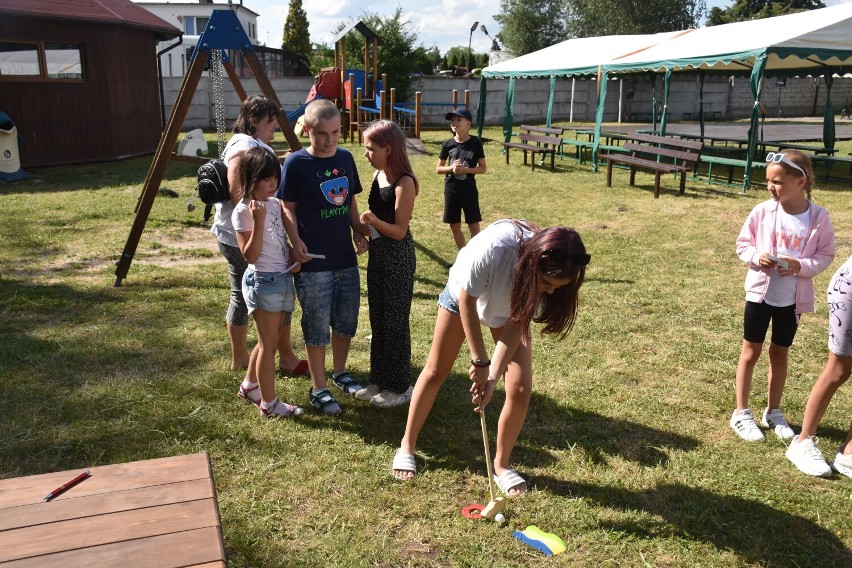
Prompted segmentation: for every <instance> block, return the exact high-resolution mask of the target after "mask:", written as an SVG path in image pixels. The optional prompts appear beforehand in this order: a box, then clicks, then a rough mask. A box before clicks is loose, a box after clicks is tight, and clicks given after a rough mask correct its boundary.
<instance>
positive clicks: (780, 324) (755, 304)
mask: <svg viewBox="0 0 852 568" xmlns="http://www.w3.org/2000/svg"><path fill="white" fill-rule="evenodd" d="M766 162H767V164H766V188H767V190H768V191H769V195H770V197H771V199H768V200H766V201H764V202H763V203H759V204H757V205H756V206H755V207H754V208H753V209H752V211H751V213H749V216H748V218H747V219H746V221H745V223H743V228H742V230H741V231H740V234H739V236H737V255H738V256H739V257H740V260H742V261H743V262H745V263H746V265H747V266H748V271H747V273H746V278H745V291H746V305H745V311H744V316H743V342H742V349H741V351H740V359H739V361H738V363H737V373H736V383H735V385H736V409H735V410H734V411H733V413H732V414H731V419H730V421H729V424H730V426H731V428H732V429H733V430H734V432H736V433H737V435H738V436H740V437H741V438H742V439H744V440H747V441H749V442H758V441H762V440H763V439H764V435H763V432H762V431H761V430H760V428H758V426H757V423H756V421H755V416H754V415H753V414H752V411H751V409H750V408H749V396H750V394H751V385H752V377H753V375H754V368H755V365H757V362H758V360H759V358H760V354H761V352H762V351H763V344H764V342H765V341H766V333H767V331H768V330H769V324H770V322H771V323H772V335H771V337H770V343H769V348H768V349H767V351H768V352H769V373H768V375H767V379H768V382H767V385H768V387H767V395H766V407H765V408H764V410H763V414H762V415H761V418H760V423H761V425H762V426H763V427H764V428H767V429H769V430H770V431H772V432H774V433H775V435H776V436H778V437H779V438H781V439H782V440H785V441H789V440H791V439H792V438H793V436H794V433H793V429H792V428H790V425H789V424H788V423H787V420H786V418H785V417H784V414H783V412H782V411H781V396H782V394H783V392H784V386H785V384H786V382H787V360H788V353H789V350H790V346H791V345H792V344H793V339H794V338H795V336H796V331H797V329H798V325H799V318H800V316H801V314H803V313H808V312H813V311H814V277H815V276H816V275H818V274H819V273H820V272H822V271H823V270H825V269H826V268H828V266H829V265H830V264H831V261H832V260H834V227H833V226H832V224H831V218H830V217H829V215H828V211H826V210H825V209H824V208H822V207H820V206H819V205H817V204H816V203H813V202H812V201H811V199H810V197H811V187H812V185H813V179H814V172H813V166H812V164H811V160H810V158H808V156H807V155H806V154H803V153H802V152H799V151H798V150H784V151H782V152H770V153H769V154H768V155H767V157H766Z"/></svg>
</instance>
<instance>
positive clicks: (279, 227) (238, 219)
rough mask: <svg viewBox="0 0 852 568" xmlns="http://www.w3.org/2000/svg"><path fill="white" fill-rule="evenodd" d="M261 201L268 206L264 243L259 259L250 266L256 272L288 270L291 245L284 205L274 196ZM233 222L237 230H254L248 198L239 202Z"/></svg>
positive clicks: (232, 218)
mask: <svg viewBox="0 0 852 568" xmlns="http://www.w3.org/2000/svg"><path fill="white" fill-rule="evenodd" d="M260 203H264V204H265V207H266V218H265V219H264V227H263V245H262V246H261V248H260V255H258V257H257V260H256V261H255V262H254V264H249V267H251V268H252V269H253V270H254V271H255V272H286V271H287V268H289V267H290V265H289V260H290V247H289V245H288V244H287V233H286V231H285V230H284V220H283V218H282V215H283V213H282V211H283V206H282V204H281V201H280V200H278V199H276V198H274V197H273V198H270V199H269V200H268V201H262V202H260ZM231 222H232V223H233V227H234V229H235V230H236V231H240V232H242V231H254V218H253V217H252V215H251V210H249V207H248V200H246V199H243V200H241V201H240V202H239V203H237V206H236V207H234V213H233V216H232V217H231Z"/></svg>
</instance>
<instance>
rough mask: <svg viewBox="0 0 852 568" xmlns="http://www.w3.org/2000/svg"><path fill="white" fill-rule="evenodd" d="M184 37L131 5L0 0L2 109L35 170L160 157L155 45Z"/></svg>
mask: <svg viewBox="0 0 852 568" xmlns="http://www.w3.org/2000/svg"><path fill="white" fill-rule="evenodd" d="M180 35H181V30H179V29H177V28H175V27H174V26H172V25H170V24H168V23H167V22H165V21H163V20H162V19H160V18H158V17H157V16H155V15H153V14H152V13H150V12H148V11H147V10H145V9H144V8H141V7H139V6H137V5H135V4H134V3H133V2H131V1H130V0H0V111H2V112H5V113H6V114H8V115H9V116H10V117H11V119H12V121H13V122H14V123H15V125H16V126H17V129H18V132H19V133H20V134H21V135H22V136H23V138H24V145H23V147H22V148H21V151H20V154H21V163H22V165H23V166H24V167H27V166H44V165H50V164H67V163H78V162H93V161H101V160H113V159H118V158H124V157H128V156H136V155H141V154H148V153H152V152H154V150H156V148H157V144H158V142H159V140H160V135H161V132H162V127H161V123H160V94H159V80H158V74H157V53H156V45H157V42H158V41H160V40H164V39H170V38H175V37H177V36H180Z"/></svg>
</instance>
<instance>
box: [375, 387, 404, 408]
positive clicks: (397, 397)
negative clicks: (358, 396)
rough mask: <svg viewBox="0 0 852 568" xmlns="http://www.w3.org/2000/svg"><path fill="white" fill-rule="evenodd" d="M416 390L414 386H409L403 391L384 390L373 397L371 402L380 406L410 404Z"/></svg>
mask: <svg viewBox="0 0 852 568" xmlns="http://www.w3.org/2000/svg"><path fill="white" fill-rule="evenodd" d="M413 392H414V387H408V389H407V390H406V391H405V392H403V393H398V392H393V391H389V390H386V391H382V392H380V393H379V394H377V395H376V396H374V397H373V398H372V399H370V404H372V405H373V406H377V407H379V408H393V407H394V406H402V405H403V404H408V401H410V400H411V393H413Z"/></svg>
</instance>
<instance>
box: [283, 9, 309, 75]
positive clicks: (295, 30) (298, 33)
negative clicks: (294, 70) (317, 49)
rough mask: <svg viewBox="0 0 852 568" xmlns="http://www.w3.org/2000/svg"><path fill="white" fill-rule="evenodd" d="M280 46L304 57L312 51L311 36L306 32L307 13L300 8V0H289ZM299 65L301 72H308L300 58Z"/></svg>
mask: <svg viewBox="0 0 852 568" xmlns="http://www.w3.org/2000/svg"><path fill="white" fill-rule="evenodd" d="M281 48H282V49H289V50H290V51H295V52H296V53H301V54H304V55H305V56H306V57H308V56H310V55H311V53H312V52H313V50H312V49H311V36H310V33H309V32H308V14H307V13H306V12H305V10H304V9H303V8H302V0H290V10H289V12H287V19H286V20H284V35H283V40H282V42H281ZM299 67H300V69H299V70H300V71H301V73H303V74H307V73H308V71H309V69H308V68H307V67H306V66H305V65H304V62H303V61H302V60H300V61H299Z"/></svg>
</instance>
